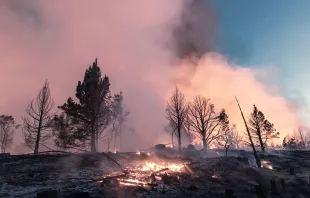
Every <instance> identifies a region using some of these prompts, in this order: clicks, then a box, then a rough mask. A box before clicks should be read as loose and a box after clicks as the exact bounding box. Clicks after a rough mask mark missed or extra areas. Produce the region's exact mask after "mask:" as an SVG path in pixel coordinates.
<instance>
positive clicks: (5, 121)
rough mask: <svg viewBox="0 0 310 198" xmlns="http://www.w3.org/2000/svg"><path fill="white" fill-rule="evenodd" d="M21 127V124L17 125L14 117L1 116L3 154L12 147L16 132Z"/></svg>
mask: <svg viewBox="0 0 310 198" xmlns="http://www.w3.org/2000/svg"><path fill="white" fill-rule="evenodd" d="M19 126H20V125H19V124H16V123H15V120H14V118H13V116H8V115H0V146H1V152H2V153H5V152H6V149H7V148H10V147H11V146H12V144H13V136H14V131H15V129H18V127H19Z"/></svg>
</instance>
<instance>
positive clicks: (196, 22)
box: [170, 0, 216, 59]
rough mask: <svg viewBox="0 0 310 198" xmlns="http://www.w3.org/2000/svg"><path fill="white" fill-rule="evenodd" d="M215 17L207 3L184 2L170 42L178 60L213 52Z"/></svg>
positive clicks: (199, 1) (199, 0)
mask: <svg viewBox="0 0 310 198" xmlns="http://www.w3.org/2000/svg"><path fill="white" fill-rule="evenodd" d="M215 25H216V23H215V15H214V13H213V10H212V8H211V6H210V4H209V3H208V1H201V0H198V1H186V2H185V5H184V8H183V10H182V12H181V15H180V21H179V23H177V24H175V25H174V26H173V30H172V33H173V36H172V39H171V40H170V42H171V44H172V47H173V48H174V50H175V53H176V55H177V56H178V57H179V58H180V59H185V58H191V57H192V56H196V57H199V58H200V57H201V56H203V54H205V53H207V52H210V51H212V50H214V48H213V46H212V41H214V38H215V35H216V34H215V31H216V28H215V27H216V26H215Z"/></svg>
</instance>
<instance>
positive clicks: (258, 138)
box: [248, 105, 280, 152]
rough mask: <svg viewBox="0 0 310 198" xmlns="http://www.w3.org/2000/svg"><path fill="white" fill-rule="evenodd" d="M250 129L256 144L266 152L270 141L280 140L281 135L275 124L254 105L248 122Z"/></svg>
mask: <svg viewBox="0 0 310 198" xmlns="http://www.w3.org/2000/svg"><path fill="white" fill-rule="evenodd" d="M248 124H249V129H250V132H251V135H252V139H253V140H254V142H255V143H256V144H257V145H259V146H260V147H261V151H262V152H265V148H266V146H267V143H268V141H269V140H271V139H274V138H279V135H280V133H279V132H277V131H276V129H275V128H274V124H273V123H271V122H269V121H268V120H267V119H266V118H265V115H264V114H263V112H262V111H260V110H258V109H257V107H256V106H255V105H254V108H253V112H252V113H251V116H250V118H249V121H248Z"/></svg>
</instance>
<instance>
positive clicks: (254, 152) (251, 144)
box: [235, 97, 262, 168]
mask: <svg viewBox="0 0 310 198" xmlns="http://www.w3.org/2000/svg"><path fill="white" fill-rule="evenodd" d="M235 98H236V101H237V104H238V107H239V110H240V113H241V116H242V119H243V122H244V125H245V128H246V131H247V135H248V138H249V141H250V146H251V147H252V150H253V154H254V157H255V160H256V165H257V167H258V168H261V165H262V164H261V162H260V159H259V157H258V155H257V152H256V149H255V145H254V143H253V140H252V136H251V133H250V129H249V127H248V124H247V122H246V120H245V118H244V115H243V112H242V109H241V106H240V104H239V101H238V99H237V97H235Z"/></svg>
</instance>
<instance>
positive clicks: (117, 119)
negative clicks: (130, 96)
mask: <svg viewBox="0 0 310 198" xmlns="http://www.w3.org/2000/svg"><path fill="white" fill-rule="evenodd" d="M111 112H112V132H113V133H114V149H115V146H116V137H117V135H118V136H119V150H120V151H121V150H122V144H123V142H122V135H123V127H124V124H125V122H126V120H127V117H128V116H129V114H130V113H129V111H127V110H126V108H125V106H124V96H123V93H122V92H121V93H120V94H116V95H115V96H114V99H113V103H112V110H111Z"/></svg>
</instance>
